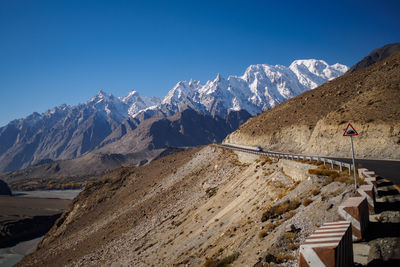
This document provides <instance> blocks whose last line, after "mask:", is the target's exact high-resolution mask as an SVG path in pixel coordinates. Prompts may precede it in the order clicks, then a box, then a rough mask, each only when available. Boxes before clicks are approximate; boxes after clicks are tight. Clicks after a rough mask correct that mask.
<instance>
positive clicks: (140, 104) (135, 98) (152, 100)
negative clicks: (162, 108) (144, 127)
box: [121, 91, 161, 116]
mask: <svg viewBox="0 0 400 267" xmlns="http://www.w3.org/2000/svg"><path fill="white" fill-rule="evenodd" d="M121 100H122V102H123V103H124V104H126V105H128V106H129V109H128V114H129V115H131V116H133V115H135V114H136V113H138V112H139V111H141V110H144V109H146V108H148V107H152V106H157V105H159V104H160V103H161V99H159V98H158V97H143V96H141V95H139V93H138V92H137V91H131V92H130V93H129V94H128V95H127V96H125V97H123V98H122V99H121Z"/></svg>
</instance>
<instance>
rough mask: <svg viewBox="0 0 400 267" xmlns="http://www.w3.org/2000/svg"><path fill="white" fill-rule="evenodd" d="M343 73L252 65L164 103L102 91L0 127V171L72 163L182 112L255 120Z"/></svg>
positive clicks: (179, 87)
mask: <svg viewBox="0 0 400 267" xmlns="http://www.w3.org/2000/svg"><path fill="white" fill-rule="evenodd" d="M345 69H347V67H346V66H344V65H341V64H338V63H337V64H334V65H332V66H330V65H328V64H327V63H326V62H325V61H323V60H299V61H294V62H293V63H292V64H291V66H289V67H284V66H281V65H275V66H270V65H267V64H258V65H251V66H249V67H248V68H247V70H246V72H245V73H244V74H243V76H240V77H238V76H229V77H228V79H224V78H223V77H222V76H221V75H220V74H218V75H217V77H216V78H215V79H214V80H213V81H208V82H206V83H205V84H204V85H203V84H201V82H199V81H194V80H191V81H189V82H186V81H181V82H178V83H177V84H176V85H175V86H174V87H173V88H172V89H171V90H170V91H169V92H168V94H167V95H166V96H165V97H164V98H163V99H159V98H155V97H142V96H141V95H140V94H139V93H138V92H137V91H131V92H130V93H129V94H128V95H126V96H125V97H115V96H113V95H112V94H107V93H105V92H104V91H102V90H100V91H99V93H98V94H97V95H95V96H94V97H92V98H91V99H90V100H88V101H87V102H85V103H84V104H78V105H76V106H67V105H61V106H59V107H55V108H53V109H49V110H47V111H46V112H44V113H42V114H39V113H33V114H31V115H29V116H28V117H26V118H25V119H19V120H14V121H12V122H10V123H9V124H7V125H6V126H4V127H1V128H0V171H13V170H17V169H20V168H23V167H27V166H30V165H35V164H37V163H38V162H41V161H42V160H45V159H51V160H65V159H72V158H76V157H79V156H81V155H84V154H85V153H89V152H91V151H93V150H95V149H99V148H101V147H103V146H105V145H107V144H109V143H113V142H117V141H118V140H119V139H120V138H122V136H124V135H125V133H124V132H126V131H127V129H129V128H131V129H133V128H136V127H137V126H138V125H139V124H141V123H142V122H143V121H145V120H147V119H149V118H154V117H169V116H173V115H174V114H176V113H178V112H182V111H184V110H186V109H192V110H196V111H198V112H202V113H204V114H206V115H211V116H213V117H214V116H219V117H225V116H227V115H228V114H229V110H235V111H240V110H246V111H247V112H249V113H250V114H252V115H255V114H258V113H261V112H262V111H263V110H266V109H268V108H270V107H272V106H274V105H276V104H277V103H280V102H282V101H285V100H287V99H289V98H291V97H293V96H295V95H298V94H300V93H302V92H304V91H307V90H310V89H312V88H314V87H315V86H316V85H318V84H320V83H323V82H326V81H328V80H331V79H333V78H335V77H337V76H339V75H341V74H342V73H343V72H344V70H345ZM121 125H122V126H121ZM120 126H121V127H120ZM131 152H133V151H131Z"/></svg>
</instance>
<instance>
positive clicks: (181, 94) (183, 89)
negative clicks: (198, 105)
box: [161, 80, 201, 105]
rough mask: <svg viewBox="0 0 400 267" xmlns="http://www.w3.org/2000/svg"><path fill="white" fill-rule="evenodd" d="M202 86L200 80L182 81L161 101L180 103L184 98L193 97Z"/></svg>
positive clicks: (172, 103)
mask: <svg viewBox="0 0 400 267" xmlns="http://www.w3.org/2000/svg"><path fill="white" fill-rule="evenodd" d="M200 87H201V83H200V82H199V81H193V80H190V81H189V82H187V81H180V82H178V83H177V84H176V85H175V86H174V87H173V88H172V89H171V90H170V91H169V92H168V94H167V95H166V96H165V97H164V98H163V100H162V102H161V103H162V104H169V105H178V103H179V102H180V101H182V100H183V99H185V98H192V97H193V96H194V94H195V92H196V91H197V90H198V88H200Z"/></svg>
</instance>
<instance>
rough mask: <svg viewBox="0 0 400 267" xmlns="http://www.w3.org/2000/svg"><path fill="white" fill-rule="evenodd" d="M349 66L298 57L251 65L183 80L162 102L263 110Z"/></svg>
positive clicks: (212, 107) (251, 111) (327, 79)
mask: <svg viewBox="0 0 400 267" xmlns="http://www.w3.org/2000/svg"><path fill="white" fill-rule="evenodd" d="M347 69H348V68H347V66H345V65H341V64H339V63H336V64H335V65H332V66H330V65H329V64H328V63H327V62H325V61H324V60H317V59H303V60H295V61H293V63H292V64H291V65H290V66H289V67H285V66H282V65H267V64H255V65H250V66H249V67H248V68H247V69H246V71H245V73H244V74H243V75H242V76H239V77H238V76H229V77H228V79H224V78H223V77H222V76H221V74H219V73H218V74H217V77H216V78H215V79H214V80H212V81H207V82H206V83H205V84H204V85H202V84H200V82H198V83H196V84H193V81H192V80H191V81H190V82H189V83H188V82H186V81H182V82H179V83H177V84H176V85H175V86H174V87H173V88H172V89H171V90H170V91H169V92H168V94H167V96H166V97H164V99H163V101H162V104H169V105H175V106H178V104H179V103H180V102H181V101H183V100H185V99H189V100H190V101H191V102H192V103H196V104H198V106H200V107H202V110H206V111H208V112H215V110H218V112H221V113H222V114H220V115H224V112H227V110H229V109H233V110H239V109H246V110H247V111H248V112H250V113H252V114H257V113H260V112H262V111H264V110H266V109H267V108H271V107H273V106H275V105H277V104H279V103H281V102H283V101H285V100H287V99H289V98H291V97H294V96H296V95H298V94H301V93H303V92H304V91H306V90H310V89H313V88H315V87H317V86H319V85H321V84H323V83H325V82H327V81H329V80H331V79H334V78H336V77H338V76H340V75H342V74H344V73H345V72H346V71H347Z"/></svg>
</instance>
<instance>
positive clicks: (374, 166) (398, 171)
mask: <svg viewBox="0 0 400 267" xmlns="http://www.w3.org/2000/svg"><path fill="white" fill-rule="evenodd" d="M331 159H334V160H337V161H342V162H346V163H352V160H351V159H347V158H331ZM355 162H356V166H357V167H363V168H367V169H368V170H371V171H374V172H375V173H376V175H378V176H381V177H383V178H386V179H389V180H391V181H392V182H393V183H395V184H397V185H400V161H394V160H371V159H356V160H355Z"/></svg>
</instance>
